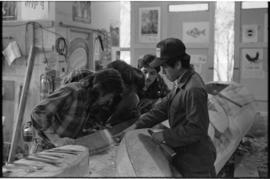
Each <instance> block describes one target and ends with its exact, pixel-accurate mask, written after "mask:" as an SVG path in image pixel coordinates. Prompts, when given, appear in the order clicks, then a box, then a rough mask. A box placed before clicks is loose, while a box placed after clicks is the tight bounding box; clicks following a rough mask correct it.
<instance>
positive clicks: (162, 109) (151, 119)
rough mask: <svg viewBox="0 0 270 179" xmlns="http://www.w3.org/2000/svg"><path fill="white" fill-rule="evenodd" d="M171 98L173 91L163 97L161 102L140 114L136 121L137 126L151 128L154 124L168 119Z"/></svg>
mask: <svg viewBox="0 0 270 179" xmlns="http://www.w3.org/2000/svg"><path fill="white" fill-rule="evenodd" d="M170 98H171V93H170V94H168V95H167V96H165V97H164V98H162V99H161V101H160V102H159V103H157V104H156V105H154V107H153V108H152V109H151V110H150V111H149V112H146V113H144V114H143V115H141V116H140V118H139V119H138V121H137V122H136V123H135V125H136V128H137V129H140V128H150V127H153V126H154V125H156V124H158V123H160V122H162V121H165V120H166V119H168V107H169V101H170Z"/></svg>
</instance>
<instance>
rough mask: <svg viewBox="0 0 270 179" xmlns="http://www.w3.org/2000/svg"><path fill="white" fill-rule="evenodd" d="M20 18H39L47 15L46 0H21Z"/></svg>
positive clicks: (47, 5) (47, 4)
mask: <svg viewBox="0 0 270 179" xmlns="http://www.w3.org/2000/svg"><path fill="white" fill-rule="evenodd" d="M20 3H21V19H22V20H41V19H44V20H46V19H48V17H49V2H48V1H21V2H20Z"/></svg>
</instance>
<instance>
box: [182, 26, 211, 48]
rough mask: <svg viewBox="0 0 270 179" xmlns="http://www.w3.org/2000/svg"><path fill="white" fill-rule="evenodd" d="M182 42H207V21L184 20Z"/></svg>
mask: <svg viewBox="0 0 270 179" xmlns="http://www.w3.org/2000/svg"><path fill="white" fill-rule="evenodd" d="M183 41H184V43H208V42H209V22H185V23H183Z"/></svg>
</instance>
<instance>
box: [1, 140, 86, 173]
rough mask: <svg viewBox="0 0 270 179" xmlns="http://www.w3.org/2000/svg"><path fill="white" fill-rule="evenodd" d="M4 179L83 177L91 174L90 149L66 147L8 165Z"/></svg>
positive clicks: (43, 152)
mask: <svg viewBox="0 0 270 179" xmlns="http://www.w3.org/2000/svg"><path fill="white" fill-rule="evenodd" d="M2 170H3V171H2V172H3V176H4V177H83V176H86V175H87V174H88V173H89V153H88V149H87V148H85V147H83V146H79V145H66V146H62V147H58V148H53V149H49V150H45V151H42V152H40V153H37V154H33V155H30V156H28V157H26V158H23V159H20V160H17V161H15V162H14V163H12V164H7V165H6V166H4V167H3V168H2Z"/></svg>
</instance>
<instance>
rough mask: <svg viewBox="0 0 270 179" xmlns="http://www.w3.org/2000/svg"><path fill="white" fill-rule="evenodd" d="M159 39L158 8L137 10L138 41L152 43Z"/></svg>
mask: <svg viewBox="0 0 270 179" xmlns="http://www.w3.org/2000/svg"><path fill="white" fill-rule="evenodd" d="M159 37H160V8H159V7H150V8H140V9H139V40H140V42H150V43H154V42H157V41H158V40H159Z"/></svg>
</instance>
